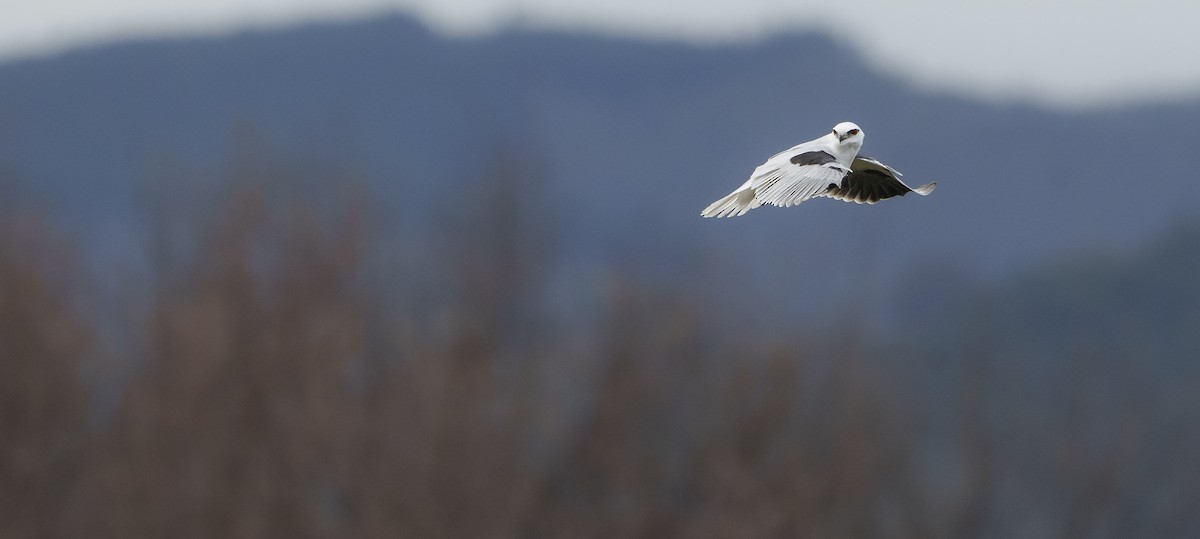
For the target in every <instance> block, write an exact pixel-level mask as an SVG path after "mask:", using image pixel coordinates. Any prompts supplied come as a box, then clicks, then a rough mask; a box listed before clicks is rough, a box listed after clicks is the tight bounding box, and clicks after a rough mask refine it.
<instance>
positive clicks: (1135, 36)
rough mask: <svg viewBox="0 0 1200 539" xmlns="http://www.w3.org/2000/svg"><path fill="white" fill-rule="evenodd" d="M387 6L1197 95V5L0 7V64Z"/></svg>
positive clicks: (443, 17)
mask: <svg viewBox="0 0 1200 539" xmlns="http://www.w3.org/2000/svg"><path fill="white" fill-rule="evenodd" d="M391 11H401V12H409V13H415V14H417V15H418V16H420V17H421V18H422V19H424V20H425V21H426V22H427V23H429V24H431V25H432V26H434V27H435V28H436V29H438V30H441V31H443V32H447V33H453V34H477V33H481V32H488V31H491V30H494V29H495V28H497V27H499V26H503V25H509V24H513V23H520V24H523V25H527V26H529V25H531V26H535V27H550V28H567V29H575V28H580V29H590V30H601V31H605V32H618V33H622V34H628V35H635V36H652V37H669V38H679V39H687V40H692V41H731V40H753V39H756V38H759V37H762V36H763V35H766V34H770V33H775V32H782V31H788V30H794V29H808V28H812V29H821V30H824V31H826V32H829V33H831V34H833V35H834V36H835V37H837V38H838V39H839V40H841V41H843V42H845V43H848V44H850V45H852V46H854V47H856V48H858V49H859V50H861V51H862V52H863V53H864V54H865V55H866V56H867V58H868V59H869V60H870V61H871V62H872V63H873V64H875V65H876V66H877V67H879V68H881V69H884V70H887V71H891V72H895V73H899V74H901V75H902V76H904V77H905V78H907V79H909V80H911V81H913V82H915V83H917V84H919V85H922V86H926V87H930V88H937V89H949V90H953V91H965V92H970V93H973V94H982V95H986V96H988V97H993V98H1001V99H1005V98H1013V97H1016V98H1031V99H1035V100H1039V101H1042V102H1046V103H1050V104H1058V105H1064V106H1068V107H1080V106H1084V107H1086V106H1090V105H1094V104H1103V103H1106V102H1112V101H1130V100H1138V99H1146V98H1158V97H1183V96H1200V60H1198V59H1197V58H1198V57H1200V32H1197V31H1196V30H1195V25H1196V24H1197V23H1198V22H1200V1H1196V0H1138V1H1136V2H1133V1H1115V2H1106V1H1096V0H1069V1H1060V2H1047V1H1045V0H1004V1H1002V2H999V1H998V2H962V1H957V0H908V1H904V2H895V1H887V0H847V1H841V2H837V1H827V2H811V1H806V0H738V1H736V2H706V1H703V0H700V1H697V0H291V1H288V0H173V1H169V2H163V1H161V0H94V1H82V0H30V1H22V2H13V1H10V0H0V13H3V14H4V15H3V17H0V60H2V59H10V58H18V57H23V56H30V55H37V54H44V53H46V52H52V51H56V50H61V49H63V48H66V47H71V46H76V45H80V44H90V43H95V42H105V41H111V40H114V39H118V38H120V37H125V36H131V35H133V36H146V35H175V34H180V33H183V34H197V33H201V34H211V33H213V32H227V31H231V30H237V29H241V28H246V27H262V26H277V25H284V24H289V23H293V22H297V21H311V20H321V19H330V18H357V17H362V16H366V15H369V14H373V13H380V12H391ZM796 53H797V54H801V55H802V54H804V51H796Z"/></svg>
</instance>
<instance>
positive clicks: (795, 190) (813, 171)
mask: <svg viewBox="0 0 1200 539" xmlns="http://www.w3.org/2000/svg"><path fill="white" fill-rule="evenodd" d="M862 143H863V131H862V129H860V128H859V127H858V125H856V124H855V123H854V122H842V123H840V124H837V125H835V126H833V132H831V133H829V134H827V135H825V136H823V137H821V138H818V139H815V140H810V141H808V142H805V143H803V144H800V145H797V146H794V147H792V148H790V149H788V150H785V151H782V152H779V153H777V154H775V155H773V156H771V158H770V159H767V162H766V163H763V164H761V165H759V166H758V168H756V169H754V173H752V174H751V175H750V179H749V180H746V183H743V184H742V186H741V187H738V188H737V190H735V191H734V192H732V193H729V195H728V196H726V197H724V198H722V199H720V200H718V201H716V202H713V203H712V204H711V205H709V206H708V207H707V208H705V209H704V211H702V212H700V215H703V216H704V217H728V216H734V215H744V214H745V213H746V212H748V211H750V210H752V209H754V208H757V207H759V206H762V205H763V204H771V205H774V206H783V207H787V206H792V205H794V204H799V203H801V202H804V201H805V200H808V199H810V198H813V197H829V198H836V199H840V200H845V201H846V202H856V203H858V204H862V203H864V202H865V203H867V204H874V203H876V202H879V201H880V200H883V199H885V198H891V197H894V196H903V195H904V194H905V193H908V192H909V191H915V192H916V193H917V194H918V195H928V194H929V193H930V192H932V191H933V188H934V187H937V182H930V183H927V184H925V185H922V186H920V187H917V188H915V189H914V188H912V187H909V186H908V185H905V183H904V182H902V181H900V176H901V174H900V173H899V172H897V171H896V169H894V168H892V167H889V166H887V165H885V164H883V163H881V162H879V161H878V160H875V159H872V158H870V157H866V156H862V155H858V150H859V148H862Z"/></svg>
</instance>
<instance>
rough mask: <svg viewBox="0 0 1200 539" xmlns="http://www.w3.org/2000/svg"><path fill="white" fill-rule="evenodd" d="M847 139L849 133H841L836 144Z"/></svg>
mask: <svg viewBox="0 0 1200 539" xmlns="http://www.w3.org/2000/svg"><path fill="white" fill-rule="evenodd" d="M848 138H850V134H849V133H842V134H840V135H838V142H845V141H846V139H848Z"/></svg>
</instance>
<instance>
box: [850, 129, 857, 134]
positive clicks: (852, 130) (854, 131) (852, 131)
mask: <svg viewBox="0 0 1200 539" xmlns="http://www.w3.org/2000/svg"><path fill="white" fill-rule="evenodd" d="M850 134H851V135H857V134H858V130H857V129H851V130H850Z"/></svg>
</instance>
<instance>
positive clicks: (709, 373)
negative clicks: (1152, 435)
mask: <svg viewBox="0 0 1200 539" xmlns="http://www.w3.org/2000/svg"><path fill="white" fill-rule="evenodd" d="M500 170H501V171H502V173H500V174H499V175H498V176H497V177H494V178H489V179H488V181H489V182H491V183H488V184H487V185H485V186H484V187H485V188H483V189H480V190H479V192H480V193H482V195H481V197H480V198H479V199H478V200H476V201H475V202H473V203H472V205H471V206H470V207H468V209H467V211H466V212H465V213H464V214H463V216H458V217H451V218H449V219H451V220H452V222H451V223H450V225H451V226H448V227H447V229H448V230H451V232H448V233H447V237H446V238H439V240H441V241H439V242H431V244H440V245H445V246H447V247H446V249H445V250H444V251H442V252H420V253H417V252H415V251H412V250H410V251H404V252H406V253H407V255H408V256H422V257H432V258H433V260H434V263H435V264H436V265H437V266H438V267H440V268H442V270H443V271H442V274H441V275H440V277H441V279H442V281H440V282H438V283H435V284H432V285H430V284H429V283H415V284H414V283H404V282H401V283H396V282H391V281H389V280H388V279H387V278H386V277H385V276H390V275H393V274H394V273H393V272H390V271H382V270H381V269H380V268H378V267H374V266H372V264H371V263H370V262H369V261H370V260H387V259H388V257H379V258H372V257H371V256H370V254H371V251H372V250H373V249H382V248H385V247H384V246H381V245H379V244H372V243H371V242H370V241H369V240H368V238H369V234H368V233H367V230H366V226H367V225H366V223H367V221H366V220H365V219H364V218H363V214H364V212H365V210H364V208H365V205H364V204H363V203H362V201H361V200H359V199H356V198H355V197H349V201H347V202H344V203H342V204H340V205H339V204H333V205H332V207H333V210H332V211H330V210H329V208H330V207H331V206H330V205H329V204H328V200H325V201H322V202H323V203H325V205H324V206H322V208H323V209H322V210H321V211H316V210H315V208H316V207H317V205H316V204H314V203H313V201H308V200H305V199H304V198H303V197H300V198H299V199H296V198H293V197H285V196H282V195H281V194H280V193H279V192H278V187H276V188H271V189H264V188H261V187H255V186H254V185H256V184H254V183H253V182H246V184H239V186H238V188H236V189H234V190H233V194H231V195H230V196H229V197H228V199H227V200H226V201H225V202H223V203H222V204H221V205H220V207H219V208H217V209H216V210H215V214H214V215H215V217H214V218H213V219H212V220H211V223H207V224H198V225H194V226H195V227H196V230H194V231H192V233H191V234H188V235H185V236H186V237H191V238H195V239H196V245H194V246H192V248H191V249H183V250H179V251H178V252H183V253H190V255H187V256H183V257H182V258H178V257H164V259H169V260H171V261H170V262H169V263H159V264H158V265H157V266H156V271H157V272H158V273H157V274H156V275H154V279H153V283H152V285H151V286H149V287H148V288H149V289H150V291H151V292H150V293H149V294H148V295H147V296H146V297H139V298H133V299H130V300H129V301H141V302H143V303H145V305H144V306H143V307H142V308H141V309H135V310H134V311H133V312H135V313H142V314H137V315H134V316H133V317H132V319H131V321H130V322H129V323H130V324H132V325H131V327H130V328H127V329H128V333H129V334H130V335H132V336H133V337H132V338H131V339H129V341H130V342H128V343H125V341H123V340H119V339H118V340H113V341H112V342H110V343H107V344H106V343H105V338H103V336H102V335H101V332H100V331H98V330H95V329H93V327H92V326H93V325H95V323H94V321H95V320H96V316H95V314H94V313H93V314H92V315H90V316H89V315H87V314H81V313H80V312H79V311H80V306H79V305H76V304H75V303H76V302H77V297H78V296H77V295H76V294H75V291H76V290H77V288H78V287H79V282H80V276H79V275H78V274H76V273H74V270H73V269H71V268H73V267H74V265H75V264H74V261H73V260H71V259H70V258H69V257H65V256H64V255H63V254H62V253H63V252H64V249H62V248H61V244H59V243H55V242H52V241H48V240H45V239H44V238H39V232H38V231H39V230H41V228H40V227H39V226H36V223H34V222H33V221H29V220H20V219H16V220H10V221H9V222H7V223H5V224H4V227H3V228H2V229H0V321H2V322H3V323H2V325H0V439H2V440H3V453H0V465H2V468H0V474H2V475H0V510H3V513H2V514H0V515H2V519H0V535H3V536H13V537H20V536H45V535H60V536H80V535H83V536H101V537H122V538H127V537H179V536H185V537H264V536H278V537H329V536H348V537H526V536H534V537H545V536H548V537H596V538H600V537H663V536H669V537H674V536H679V537H764V536H767V537H771V536H774V537H796V536H813V537H838V536H869V537H877V536H890V537H904V536H917V537H926V536H947V535H949V536H960V535H978V534H979V533H981V532H982V530H985V529H987V526H988V522H989V521H988V520H987V514H988V511H989V508H990V507H991V504H992V503H993V500H992V499H991V498H989V497H988V496H987V494H988V493H990V492H992V489H993V488H994V487H993V485H992V482H993V478H994V475H993V474H991V473H989V471H990V470H991V469H992V467H994V466H995V464H994V462H993V461H994V454H993V452H992V445H993V440H991V439H990V436H991V434H990V432H989V430H988V427H987V426H986V419H985V418H984V416H985V415H986V414H985V412H986V410H985V409H984V403H982V402H981V401H980V400H979V398H980V395H982V394H983V393H984V389H985V388H983V387H982V386H983V385H984V384H985V383H986V380H985V377H984V375H983V373H982V372H981V370H980V369H981V367H980V364H973V365H975V366H976V367H978V368H976V369H975V370H972V371H970V372H969V373H968V376H967V381H968V382H969V383H968V384H967V385H966V386H965V391H966V393H965V397H964V403H963V404H964V405H963V411H962V415H963V416H964V419H963V421H964V423H966V424H967V425H968V428H966V429H964V430H963V438H964V441H963V442H962V446H963V447H964V449H963V450H962V451H963V453H962V455H963V461H964V462H966V463H967V468H968V469H967V470H965V471H964V472H963V473H962V474H961V475H963V476H964V477H965V479H964V480H963V482H964V483H965V484H966V485H967V486H966V487H965V490H964V492H963V495H962V496H961V499H959V500H956V501H955V500H952V501H950V502H947V501H946V500H945V499H944V498H942V497H939V496H932V497H931V496H930V493H929V491H928V489H929V486H928V485H929V484H930V483H929V482H928V481H925V480H923V479H924V478H922V477H920V476H919V470H922V469H927V468H921V467H920V466H918V463H917V452H918V451H919V450H920V444H919V441H918V440H917V438H916V437H917V436H918V435H919V434H918V433H919V432H920V427H921V425H920V424H919V423H918V422H917V421H916V418H915V417H914V415H915V412H914V411H913V410H912V409H911V408H909V407H908V406H902V405H901V404H905V401H904V400H903V399H902V397H903V395H901V394H900V393H898V392H897V391H896V388H897V387H898V384H896V383H893V381H891V380H889V379H887V377H888V376H890V375H891V374H890V373H888V372H885V371H884V370H883V369H881V368H880V367H879V366H878V364H876V363H873V362H871V361H870V360H867V359H865V358H864V357H863V354H862V353H861V350H862V348H863V337H862V336H861V335H857V334H853V333H849V334H846V335H840V336H838V338H836V339H834V340H835V341H837V342H840V343H841V344H839V345H835V346H834V347H833V348H832V349H828V350H826V349H817V350H821V351H820V352H814V351H813V350H814V349H813V348H809V347H807V346H805V345H803V344H802V342H801V341H800V340H789V339H779V338H771V337H766V338H764V337H765V336H763V335H757V334H753V333H752V331H751V330H748V329H747V328H722V327H714V325H713V322H712V321H711V320H710V319H709V318H708V317H707V316H706V314H705V311H704V308H705V307H706V306H702V305H696V304H694V303H693V302H691V301H690V300H689V299H688V298H687V295H686V294H676V293H672V292H670V291H663V290H661V289H659V288H657V287H651V286H646V285H639V284H638V283H634V282H631V281H629V280H628V279H626V278H623V277H621V276H619V275H618V276H613V277H612V278H611V283H610V286H609V287H608V288H607V289H606V290H604V291H602V292H601V293H600V294H598V297H597V298H596V299H595V301H594V303H592V304H589V305H581V306H579V308H580V309H591V310H593V311H594V315H595V316H592V317H586V318H588V319H592V320H598V321H599V322H598V324H597V326H596V327H595V328H593V329H591V330H587V331H581V330H573V331H563V324H562V323H560V322H559V321H557V320H554V319H553V317H551V316H549V315H547V314H546V313H545V312H543V311H542V310H541V308H540V307H539V305H541V303H540V302H539V301H538V298H539V295H541V294H544V293H545V289H544V288H543V287H542V284H541V283H542V278H543V277H544V272H545V271H546V269H545V268H546V267H547V266H548V262H547V260H546V259H547V257H548V255H546V252H545V251H544V250H543V249H542V247H543V246H545V245H546V244H547V243H549V240H548V239H547V237H546V236H539V235H537V233H536V231H537V230H545V229H546V228H547V227H546V226H545V225H546V223H544V222H542V223H539V222H537V217H536V215H534V216H532V217H531V216H530V212H532V211H534V209H535V208H534V206H522V204H523V202H522V200H523V196H524V194H525V193H527V192H529V191H531V190H536V186H533V187H531V186H530V185H528V184H527V183H523V182H527V180H520V181H517V180H514V178H517V177H519V176H521V174H524V173H525V172H522V170H524V169H522V168H521V167H515V168H513V167H507V168H506V167H500ZM267 172H268V173H270V171H269V170H268V171H267ZM526 172H527V171H526ZM235 176H236V175H235ZM331 198H333V199H337V200H345V197H343V198H338V197H331ZM533 204H536V202H534V203H533ZM510 206H512V207H510ZM517 210H522V211H517ZM454 219H458V220H457V221H453V220H454ZM171 226H175V227H178V223H173V224H172V225H171ZM400 249H401V250H403V249H404V248H403V247H401V248H400ZM403 278H404V276H401V279H403ZM427 285H428V286H431V289H430V290H431V291H430V293H429V294H426V297H429V296H432V297H434V298H437V300H436V301H435V303H436V304H435V305H433V306H432V308H428V307H429V306H421V307H416V306H412V305H406V304H400V305H394V304H390V303H389V301H388V300H386V299H383V298H395V297H401V298H403V297H409V296H405V295H403V294H400V295H395V294H389V290H388V289H387V287H389V286H427ZM118 343H121V344H118ZM108 355H113V356H117V357H125V358H127V361H124V363H123V364H124V368H126V369H128V370H129V371H130V372H131V376H130V377H129V382H128V383H127V384H124V385H122V386H121V387H120V388H119V389H120V395H121V399H120V403H119V406H117V408H116V410H115V412H114V413H113V414H112V416H111V417H103V418H101V419H99V420H98V421H97V422H96V425H95V427H94V428H88V426H87V425H86V424H85V416H86V411H87V409H88V408H87V406H88V402H89V401H88V397H87V395H88V392H87V391H86V389H87V388H86V387H85V385H84V384H83V382H82V378H83V373H85V372H87V370H86V363H87V362H89V361H94V360H96V358H100V357H104V356H108ZM104 383H111V382H104ZM1089 476H1090V477H1098V478H1100V480H1101V483H1100V484H1099V487H1097V488H1101V487H1103V489H1105V490H1104V492H1108V493H1110V495H1109V496H1108V497H1106V498H1104V500H1102V501H1103V502H1104V503H1110V504H1111V503H1113V501H1112V500H1113V498H1112V496H1111V493H1112V491H1113V488H1112V486H1111V485H1108V484H1106V483H1103V481H1102V480H1103V477H1102V476H1101V475H1098V474H1090V475H1089ZM1080 484H1089V483H1087V482H1086V481H1081V483H1080ZM931 500H940V502H935V501H931ZM1086 522H1087V521H1084V523H1085V524H1086ZM1076 529H1084V528H1083V527H1078V528H1076Z"/></svg>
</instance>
